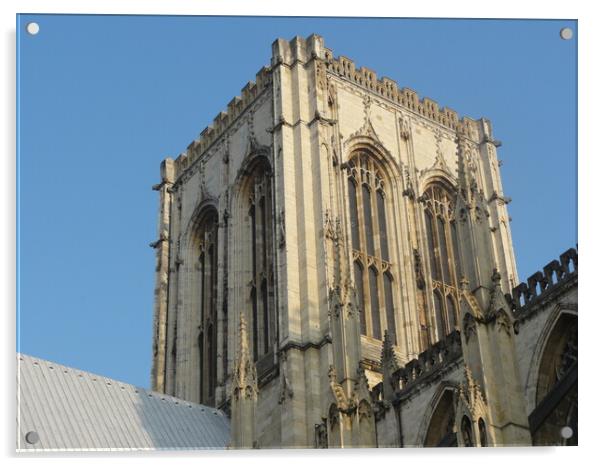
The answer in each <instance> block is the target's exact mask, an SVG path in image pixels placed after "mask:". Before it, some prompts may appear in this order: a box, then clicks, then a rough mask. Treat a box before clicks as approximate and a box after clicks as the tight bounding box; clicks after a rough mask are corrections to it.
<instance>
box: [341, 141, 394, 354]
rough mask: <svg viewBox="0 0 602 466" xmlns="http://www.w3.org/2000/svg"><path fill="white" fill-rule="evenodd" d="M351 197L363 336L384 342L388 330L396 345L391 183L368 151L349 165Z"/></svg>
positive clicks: (352, 235) (356, 281) (350, 208)
mask: <svg viewBox="0 0 602 466" xmlns="http://www.w3.org/2000/svg"><path fill="white" fill-rule="evenodd" d="M347 170H348V171H347V194H348V198H349V211H350V212H349V218H350V224H351V225H350V226H351V247H352V251H353V261H354V264H353V275H354V281H355V287H356V291H357V298H358V304H359V307H360V330H361V333H362V335H368V336H370V337H373V338H377V339H382V336H383V334H384V329H385V328H386V329H388V331H389V335H391V337H392V339H393V343H396V331H395V307H394V303H395V300H394V296H393V290H394V277H393V274H392V270H391V263H390V259H389V249H390V248H389V243H388V234H387V211H388V209H387V199H388V196H390V195H391V193H390V192H388V191H387V188H388V186H387V183H386V182H385V178H384V176H383V173H382V171H381V170H380V168H379V166H378V164H377V162H376V161H375V160H374V158H372V157H371V155H370V154H369V153H368V152H363V151H362V152H357V153H356V154H354V155H353V156H352V157H351V159H350V161H349V163H348V164H347Z"/></svg>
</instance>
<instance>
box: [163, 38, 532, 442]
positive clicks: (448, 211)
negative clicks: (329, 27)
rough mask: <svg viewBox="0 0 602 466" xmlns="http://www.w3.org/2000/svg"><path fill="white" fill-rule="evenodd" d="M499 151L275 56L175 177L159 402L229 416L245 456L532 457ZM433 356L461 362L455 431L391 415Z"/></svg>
mask: <svg viewBox="0 0 602 466" xmlns="http://www.w3.org/2000/svg"><path fill="white" fill-rule="evenodd" d="M498 146H499V143H498V142H497V141H496V140H495V139H494V137H493V134H492V128H491V124H490V122H489V121H488V120H486V119H480V120H472V119H470V118H466V117H464V118H462V119H460V118H459V117H458V115H457V114H456V113H455V112H454V111H453V110H451V109H449V108H443V109H441V108H440V107H439V106H438V105H437V103H436V102H434V101H432V100H430V99H428V98H423V99H419V98H418V96H417V94H416V93H415V92H414V91H412V90H410V89H407V88H404V89H400V88H398V86H397V84H396V83H395V82H393V81H391V80H389V79H387V78H382V79H380V80H379V79H377V77H376V74H375V73H374V72H373V71H371V70H369V69H366V68H359V69H357V68H356V66H355V64H354V63H353V62H352V61H350V60H349V59H347V58H345V57H342V56H341V57H339V58H335V57H334V55H333V53H332V51H331V50H329V49H327V48H325V47H324V44H323V39H322V38H321V37H319V36H317V35H312V36H310V37H308V38H307V39H302V38H299V37H296V38H294V39H293V40H291V41H290V42H289V41H285V40H282V39H278V40H277V41H275V42H274V44H273V45H272V59H271V64H270V66H269V67H264V68H263V69H261V70H260V71H259V72H258V73H257V76H256V80H255V82H250V83H249V84H247V85H246V86H245V87H244V88H243V89H242V94H241V96H240V97H235V98H234V99H232V101H231V102H230V103H229V104H228V107H227V110H226V111H224V112H222V113H220V114H219V115H218V116H217V117H216V118H215V120H214V121H213V124H212V125H210V126H209V127H208V128H206V129H205V130H204V131H203V132H202V133H201V134H200V137H199V139H197V140H195V141H193V142H192V143H191V144H190V145H189V147H188V149H187V150H186V151H185V152H184V153H183V154H181V155H180V156H179V157H177V158H176V159H175V160H172V159H171V158H167V159H165V160H164V162H163V163H162V165H161V183H160V184H158V185H156V186H155V189H156V190H158V191H159V193H160V212H159V239H158V241H157V242H156V243H154V244H153V246H154V247H155V248H156V251H157V268H156V290H155V324H154V325H155V326H154V332H155V333H154V358H153V370H152V385H153V389H155V390H158V391H161V392H165V393H169V394H171V395H175V396H178V397H181V398H185V399H188V400H191V401H196V402H200V403H204V404H209V405H213V406H217V407H221V408H223V409H225V410H226V411H228V412H230V414H231V418H232V423H233V425H232V446H233V447H259V448H263V447H276V446H281V447H337V446H341V447H353V446H400V445H415V444H429V442H431V443H441V442H440V440H441V438H444V440H445V438H447V437H445V435H448V436H449V435H451V434H453V438H451V440H450V439H448V440H449V443H450V444H454V443H457V444H461V445H469V444H479V442H480V443H481V444H484V443H485V441H486V440H485V439H487V442H488V444H490V445H502V444H505V445H507V444H512V445H525V444H530V443H531V437H530V433H529V429H528V422H527V416H526V411H525V406H524V398H523V396H522V388H521V387H520V383H519V373H518V369H517V362H516V359H517V356H516V352H515V343H514V338H515V334H514V332H512V331H511V329H512V319H513V318H512V311H511V309H510V308H509V305H508V301H507V300H506V299H504V295H505V294H507V293H510V292H511V290H512V288H513V287H514V286H515V285H516V283H515V282H516V266H515V261H514V253H513V250H512V240H511V235H510V227H509V218H508V213H507V209H506V204H507V202H508V199H507V198H505V197H504V193H503V191H502V184H501V180H500V173H499V165H500V164H499V162H498V159H497V155H496V149H497V147H498ZM425 352H426V353H425ZM424 354H427V355H430V356H429V357H430V358H431V359H430V360H429V361H430V363H429V364H431V366H432V365H436V364H440V365H441V363H442V361H443V362H445V361H451V362H450V363H449V364H447V365H445V367H444V369H442V371H441V372H442V373H444V374H446V377H447V378H446V379H445V380H446V382H445V384H443V385H439V386H438V388H437V387H433V388H432V391H431V392H429V397H430V396H431V395H432V394H433V391H434V390H436V389H438V390H439V391H440V392H441V393H440V396H439V401H441V400H442V401H441V403H439V405H438V406H439V407H438V408H437V409H442V408H440V407H441V405H442V403H443V405H445V404H446V403H447V404H448V405H450V406H451V405H452V404H453V406H454V409H453V410H451V411H449V412H453V413H454V414H453V416H452V417H451V418H450V419H443V417H444V411H441V413H440V412H439V411H437V412H435V413H431V414H432V415H431V416H430V418H429V419H431V418H433V419H434V418H436V417H437V416H439V417H441V418H442V420H441V421H438V422H439V424H437V425H439V427H433V425H434V424H433V422H434V421H432V422H430V424H428V425H427V424H424V422H426V421H421V419H422V417H423V414H424V412H425V411H426V410H427V407H426V406H425V405H426V403H427V402H426V401H422V398H416V400H418V401H416V402H410V401H408V400H405V401H404V400H400V399H399V397H398V398H397V399H396V402H395V403H393V404H395V406H394V407H391V405H392V402H391V400H392V396H393V395H392V394H393V393H394V392H395V390H397V389H398V388H399V387H400V386H402V385H403V384H404V383H407V382H408V381H407V379H406V380H401V379H399V377H398V378H397V379H396V378H395V377H394V376H393V374H399V368H400V367H403V366H405V369H404V371H405V372H404V374H406V375H407V376H408V377H410V379H412V378H414V379H415V378H416V377H418V376H419V375H420V373H421V371H424V370H425V367H426V366H421V367H420V368H419V367H415V368H414V366H412V364H414V362H412V361H416V360H417V359H416V358H419V360H420V361H422V360H425V361H426V359H425V356H424ZM419 355H421V356H420V357H419ZM452 356H453V357H455V356H458V358H459V359H453V357H452ZM420 358H422V359H420ZM427 359H428V358H427ZM410 362H411V363H410ZM407 365H409V367H408V366H407ZM429 367H430V366H429ZM412 380H413V379H412ZM396 384H397V385H396ZM425 390H427V389H426V388H425ZM429 390H431V388H429ZM427 391H428V390H427ZM404 403H405V404H404ZM445 412H447V411H445ZM433 416H434V417H433ZM442 416H443V417H442ZM408 422H410V423H413V425H416V430H417V431H419V432H420V429H422V434H416V435H415V436H413V435H414V434H411V435H410V434H409V433H408V432H409V431H408V429H409V428H408V427H407V425H406V424H407V423H408ZM421 422H422V423H423V424H424V425H421ZM404 423H405V424H404ZM435 424H436V423H435ZM404 426H405V427H404ZM429 426H430V427H429ZM449 426H453V428H450V427H449ZM402 427H403V429H402ZM404 429H405V431H404ZM446 429H447V430H446ZM450 429H451V430H450ZM410 431H411V428H410ZM404 432H405V434H404ZM477 433H478V434H479V435H476V434H477ZM479 439H480V440H479Z"/></svg>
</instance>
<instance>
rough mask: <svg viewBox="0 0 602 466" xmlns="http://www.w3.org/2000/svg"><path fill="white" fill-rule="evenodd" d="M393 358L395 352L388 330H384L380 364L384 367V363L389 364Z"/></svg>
mask: <svg viewBox="0 0 602 466" xmlns="http://www.w3.org/2000/svg"><path fill="white" fill-rule="evenodd" d="M394 357H395V351H394V350H393V341H392V339H391V335H390V334H389V330H388V329H387V330H385V338H384V339H383V348H382V351H381V353H380V359H381V362H382V366H383V367H384V366H385V363H389V362H390V361H391V360H392V359H393V358H394Z"/></svg>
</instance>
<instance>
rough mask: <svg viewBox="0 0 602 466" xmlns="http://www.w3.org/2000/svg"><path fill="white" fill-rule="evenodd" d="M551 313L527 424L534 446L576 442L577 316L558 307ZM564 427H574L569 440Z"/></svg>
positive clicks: (539, 359)
mask: <svg viewBox="0 0 602 466" xmlns="http://www.w3.org/2000/svg"><path fill="white" fill-rule="evenodd" d="M554 314H555V315H553V316H551V317H550V319H548V325H546V328H545V330H546V332H545V334H544V336H545V339H544V340H542V343H543V344H542V347H541V350H540V351H539V352H538V353H539V354H538V353H536V354H537V355H538V356H539V358H538V362H539V364H538V365H537V366H536V374H537V376H536V384H535V387H534V388H535V390H534V395H535V408H534V409H533V411H532V412H531V413H530V415H529V425H530V428H531V435H532V438H533V444H534V445H566V444H568V445H576V444H577V357H578V353H577V315H576V313H573V312H570V311H569V312H567V311H558V310H556V312H554ZM552 319H553V320H552ZM536 351H538V350H536ZM529 376H530V377H533V376H532V374H529ZM564 426H570V427H571V429H572V430H573V436H572V437H570V438H569V439H564V438H562V437H561V435H560V429H562V428H563V427H564Z"/></svg>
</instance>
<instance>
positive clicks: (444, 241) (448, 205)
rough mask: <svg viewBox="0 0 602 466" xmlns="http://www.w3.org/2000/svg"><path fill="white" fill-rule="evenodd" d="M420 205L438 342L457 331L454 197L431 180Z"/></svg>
mask: <svg viewBox="0 0 602 466" xmlns="http://www.w3.org/2000/svg"><path fill="white" fill-rule="evenodd" d="M420 199H421V201H422V203H423V209H424V225H425V244H426V245H427V251H426V252H427V255H428V259H429V260H428V268H429V269H430V274H429V275H430V277H431V281H432V288H433V305H434V313H435V317H436V321H437V338H438V339H442V338H444V337H445V336H446V335H448V334H449V333H451V332H452V331H453V330H454V329H455V328H456V327H457V319H458V317H459V316H458V314H457V309H458V295H459V291H460V290H459V282H460V278H461V276H462V268H461V263H462V262H461V257H460V248H459V244H458V232H457V231H456V220H455V210H456V194H455V190H454V189H453V185H452V183H451V182H450V181H449V180H448V179H447V178H445V177H442V176H440V174H438V175H436V176H431V177H430V178H429V179H428V180H427V182H426V184H425V187H424V190H423V193H422V196H421V198H420Z"/></svg>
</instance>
